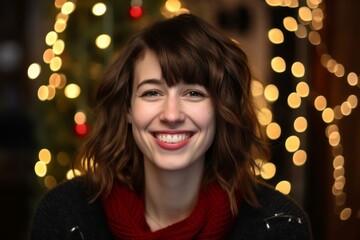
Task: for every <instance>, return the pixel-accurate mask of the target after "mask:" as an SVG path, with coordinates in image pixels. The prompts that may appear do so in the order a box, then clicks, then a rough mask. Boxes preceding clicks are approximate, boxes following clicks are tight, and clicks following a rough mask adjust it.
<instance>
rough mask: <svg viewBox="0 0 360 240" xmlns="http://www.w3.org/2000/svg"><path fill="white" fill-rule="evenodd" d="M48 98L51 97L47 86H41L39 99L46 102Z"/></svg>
mask: <svg viewBox="0 0 360 240" xmlns="http://www.w3.org/2000/svg"><path fill="white" fill-rule="evenodd" d="M48 96H49V89H48V87H47V86H45V85H42V86H40V87H39V89H38V98H39V100H41V101H45V100H47V98H48Z"/></svg>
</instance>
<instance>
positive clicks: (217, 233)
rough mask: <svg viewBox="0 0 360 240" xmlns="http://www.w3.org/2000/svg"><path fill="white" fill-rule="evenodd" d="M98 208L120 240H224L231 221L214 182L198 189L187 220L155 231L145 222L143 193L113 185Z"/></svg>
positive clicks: (225, 197) (222, 193) (224, 198)
mask: <svg viewBox="0 0 360 240" xmlns="http://www.w3.org/2000/svg"><path fill="white" fill-rule="evenodd" d="M102 205H103V207H104V210H105V214H106V217H107V221H108V224H109V227H110V230H111V232H112V234H113V235H114V237H115V238H116V239H121V240H128V239H131V240H134V239H138V240H148V239H156V240H159V239H164V240H165V239H166V240H169V239H170V240H177V239H179V240H186V239H206V240H211V239H213V240H215V239H225V238H226V236H227V235H228V233H229V231H230V229H231V227H232V225H233V223H234V220H235V217H234V216H233V215H232V213H231V210H230V205H229V198H228V195H227V194H226V192H225V191H224V190H223V189H222V188H221V187H220V185H219V184H217V183H216V184H215V183H213V184H209V185H208V186H207V187H205V188H203V189H202V190H201V192H200V195H199V199H198V202H197V205H196V206H195V208H194V210H193V212H192V213H191V214H190V216H189V217H188V218H186V219H184V220H182V221H180V222H178V223H175V224H173V225H170V226H168V227H166V228H163V229H160V230H158V231H155V232H151V230H150V227H149V226H148V225H147V223H146V220H145V214H144V212H145V207H144V206H145V205H144V194H142V195H141V196H138V195H136V194H135V193H134V191H132V190H130V189H129V188H127V187H125V186H122V185H120V184H118V183H115V184H114V186H113V188H112V191H111V193H110V194H109V195H108V197H106V198H102Z"/></svg>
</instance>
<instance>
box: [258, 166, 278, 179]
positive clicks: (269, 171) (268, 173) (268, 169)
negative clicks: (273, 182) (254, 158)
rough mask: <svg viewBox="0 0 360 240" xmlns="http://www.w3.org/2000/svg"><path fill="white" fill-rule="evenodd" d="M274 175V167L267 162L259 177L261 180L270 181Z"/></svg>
mask: <svg viewBox="0 0 360 240" xmlns="http://www.w3.org/2000/svg"><path fill="white" fill-rule="evenodd" d="M275 173H276V166H275V164H273V163H271V162H267V163H265V164H264V165H263V166H262V167H261V172H260V175H261V177H262V178H263V179H271V178H273V177H274V176H275Z"/></svg>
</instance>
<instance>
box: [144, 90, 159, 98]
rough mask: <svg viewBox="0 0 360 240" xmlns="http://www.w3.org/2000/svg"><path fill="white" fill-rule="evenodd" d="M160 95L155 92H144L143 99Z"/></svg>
mask: <svg viewBox="0 0 360 240" xmlns="http://www.w3.org/2000/svg"><path fill="white" fill-rule="evenodd" d="M159 95H160V93H159V92H157V91H154V90H150V91H146V92H144V93H143V94H142V95H141V97H156V96H159Z"/></svg>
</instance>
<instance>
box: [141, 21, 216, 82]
mask: <svg viewBox="0 0 360 240" xmlns="http://www.w3.org/2000/svg"><path fill="white" fill-rule="evenodd" d="M189 29H192V28H187V27H186V26H184V25H182V24H176V23H175V24H174V23H173V24H171V22H170V23H169V22H168V23H167V24H161V23H160V24H159V25H157V26H156V28H150V29H149V30H148V31H147V32H145V33H144V40H145V42H146V44H147V46H148V47H149V49H151V50H152V51H154V52H155V53H156V55H157V57H158V61H159V64H160V67H161V71H162V74H163V77H164V80H165V82H166V83H167V85H168V86H173V85H176V84H177V83H179V82H180V81H183V82H185V83H188V84H199V85H202V86H204V87H205V88H207V89H208V88H209V79H208V78H209V76H210V67H209V65H210V60H209V52H207V51H206V47H207V46H199V45H198V44H197V43H199V42H203V41H198V40H196V39H194V38H198V36H196V34H194V33H192V32H191V31H190V30H189Z"/></svg>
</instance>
